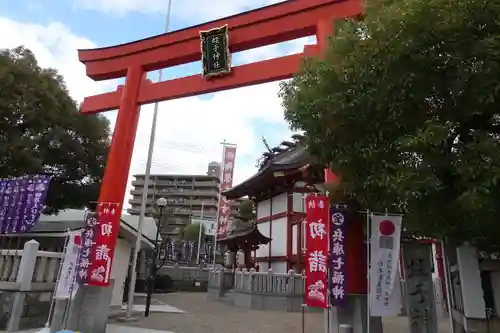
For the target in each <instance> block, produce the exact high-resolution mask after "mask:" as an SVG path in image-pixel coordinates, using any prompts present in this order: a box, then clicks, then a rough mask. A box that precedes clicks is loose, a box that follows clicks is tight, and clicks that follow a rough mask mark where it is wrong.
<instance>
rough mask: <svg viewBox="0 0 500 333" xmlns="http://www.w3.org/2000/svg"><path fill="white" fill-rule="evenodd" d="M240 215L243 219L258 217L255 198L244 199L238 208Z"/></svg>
mask: <svg viewBox="0 0 500 333" xmlns="http://www.w3.org/2000/svg"><path fill="white" fill-rule="evenodd" d="M238 217H239V219H240V220H242V221H253V220H254V219H255V218H256V212H255V203H254V202H253V200H250V199H244V200H243V201H242V202H241V204H240V207H239V209H238Z"/></svg>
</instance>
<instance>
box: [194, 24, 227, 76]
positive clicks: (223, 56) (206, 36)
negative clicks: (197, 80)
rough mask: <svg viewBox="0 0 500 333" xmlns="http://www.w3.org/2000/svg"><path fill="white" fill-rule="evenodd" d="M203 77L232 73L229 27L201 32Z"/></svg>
mask: <svg viewBox="0 0 500 333" xmlns="http://www.w3.org/2000/svg"><path fill="white" fill-rule="evenodd" d="M200 44H201V63H202V65H203V72H202V76H204V77H205V76H218V75H223V74H228V73H231V53H230V51H229V34H228V27H227V25H225V26H223V27H220V28H215V29H211V30H208V31H200Z"/></svg>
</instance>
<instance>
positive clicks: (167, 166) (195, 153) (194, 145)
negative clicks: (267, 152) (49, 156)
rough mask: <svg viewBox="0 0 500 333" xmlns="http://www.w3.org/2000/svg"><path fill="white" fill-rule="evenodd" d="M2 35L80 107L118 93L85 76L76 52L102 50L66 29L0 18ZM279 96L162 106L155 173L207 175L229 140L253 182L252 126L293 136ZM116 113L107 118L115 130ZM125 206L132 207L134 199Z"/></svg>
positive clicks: (266, 54) (143, 131)
mask: <svg viewBox="0 0 500 333" xmlns="http://www.w3.org/2000/svg"><path fill="white" fill-rule="evenodd" d="M0 30H1V31H10V32H11V33H10V34H4V37H3V38H2V39H0V48H11V47H15V46H17V45H20V44H22V45H25V46H26V47H28V48H30V49H31V50H32V51H33V52H34V53H35V55H36V57H37V59H38V60H39V63H40V65H41V66H44V67H54V68H56V69H58V70H59V71H60V73H61V74H62V75H64V77H65V79H66V81H67V84H68V87H69V90H70V92H71V94H72V96H73V97H74V98H75V99H77V100H78V101H81V100H82V99H83V97H85V96H88V95H92V94H96V93H99V92H104V91H109V90H111V89H114V88H115V87H116V82H105V83H95V82H93V81H92V80H90V79H88V78H87V77H86V76H85V69H84V66H83V65H81V64H80V63H79V61H78V56H77V51H76V50H77V49H79V48H92V47H95V46H96V45H94V43H92V42H91V41H90V40H88V39H86V38H84V37H81V36H76V35H74V34H72V33H71V31H70V30H69V29H68V28H67V27H65V26H64V25H62V24H60V23H52V24H49V25H48V26H42V25H36V24H30V23H22V22H15V21H12V20H10V19H7V18H1V17H0ZM304 42H305V41H304V40H300V41H294V42H292V43H291V44H290V47H289V51H290V52H293V50H295V52H297V51H300V50H301V49H302V47H303V44H304ZM279 52H280V49H279V48H278V47H276V46H269V47H265V48H259V49H256V50H253V51H250V52H248V53H246V54H242V56H241V58H240V59H241V60H242V61H244V62H248V61H255V60H261V59H266V58H270V57H275V56H277V55H279ZM277 91H278V83H269V84H264V85H259V86H253V87H248V88H242V89H235V90H230V91H223V92H219V93H217V94H216V95H215V96H214V97H213V98H212V99H207V98H198V97H192V98H185V99H178V100H174V101H169V102H164V103H161V104H160V106H159V111H160V112H159V118H158V130H157V137H156V143H157V144H156V145H155V151H154V159H153V168H152V172H154V173H205V172H206V170H207V167H208V163H209V162H211V161H214V160H215V161H220V159H221V147H220V144H219V143H220V142H221V141H223V140H224V139H226V140H227V141H228V142H231V143H236V144H238V152H237V156H238V157H239V158H237V164H236V169H235V173H236V174H235V180H236V183H238V182H240V181H242V180H244V179H245V178H247V177H249V176H251V175H252V174H253V173H254V172H255V171H256V170H255V167H254V164H255V163H254V161H255V160H256V159H257V158H258V156H259V155H260V153H261V152H262V151H263V145H262V143H261V141H260V137H257V136H256V133H255V132H254V128H253V127H252V122H255V121H258V120H264V121H266V122H268V123H271V124H275V125H276V128H277V130H278V131H283V133H282V135H280V133H278V135H277V136H278V137H281V138H282V139H286V138H287V136H288V135H289V134H290V132H289V131H288V130H286V129H284V128H285V127H284V126H283V125H284V120H283V110H282V108H281V106H280V100H279V98H278V96H277ZM116 113H117V112H116V111H113V112H108V113H107V117H108V118H109V119H110V120H111V123H112V126H114V122H115V120H116ZM152 115H153V105H147V106H144V107H142V110H141V116H140V121H139V128H138V132H137V137H136V143H135V149H134V153H133V160H132V165H131V169H130V171H131V174H133V173H143V172H144V169H145V164H146V163H145V161H146V158H147V150H148V143H149V133H150V127H151V119H152ZM273 135H276V133H273ZM271 144H273V142H271ZM245 157H246V159H247V160H248V159H250V160H251V161H252V163H251V164H248V163H247V165H243V164H242V163H241V161H242V159H243V158H245ZM129 184H130V182H129ZM128 190H129V189H127V193H128ZM125 204H128V196H126V199H125Z"/></svg>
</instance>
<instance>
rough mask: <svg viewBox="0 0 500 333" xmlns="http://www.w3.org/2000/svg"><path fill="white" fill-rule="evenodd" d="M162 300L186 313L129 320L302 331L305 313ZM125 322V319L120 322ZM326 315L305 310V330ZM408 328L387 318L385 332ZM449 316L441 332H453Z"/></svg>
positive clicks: (244, 331) (194, 328) (200, 331)
mask: <svg viewBox="0 0 500 333" xmlns="http://www.w3.org/2000/svg"><path fill="white" fill-rule="evenodd" d="M155 298H156V300H157V301H159V302H163V303H165V304H168V305H171V306H174V307H176V308H178V309H181V310H183V311H186V313H185V314H175V313H153V314H152V315H151V316H150V317H149V318H147V319H143V320H140V321H137V322H131V323H128V324H126V325H127V326H135V327H141V328H148V329H156V330H165V331H172V332H174V333H212V332H214V333H215V332H217V333H302V314H301V313H284V312H272V311H267V312H264V311H257V310H249V309H244V308H238V307H235V306H230V305H228V304H225V303H222V302H210V301H207V300H206V299H205V294H204V293H175V294H166V295H155ZM120 325H124V323H120ZM323 331H324V330H323V315H322V314H321V313H306V314H305V332H307V333H322V332H323ZM405 332H409V329H408V320H407V318H406V317H391V318H386V320H384V333H405ZM450 332H451V330H450V329H449V328H448V325H447V322H446V320H443V322H442V323H440V329H439V333H450Z"/></svg>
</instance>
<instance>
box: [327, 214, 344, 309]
mask: <svg viewBox="0 0 500 333" xmlns="http://www.w3.org/2000/svg"><path fill="white" fill-rule="evenodd" d="M345 215H346V210H345V209H339V208H338V207H336V206H331V207H330V253H329V259H328V266H329V267H328V268H329V271H330V275H329V278H330V281H329V282H330V283H329V286H330V303H331V304H332V305H333V306H339V305H344V304H345V302H346V301H347V277H346V273H347V270H346V267H347V266H346V254H345V242H346V232H347V221H346V216H345Z"/></svg>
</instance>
